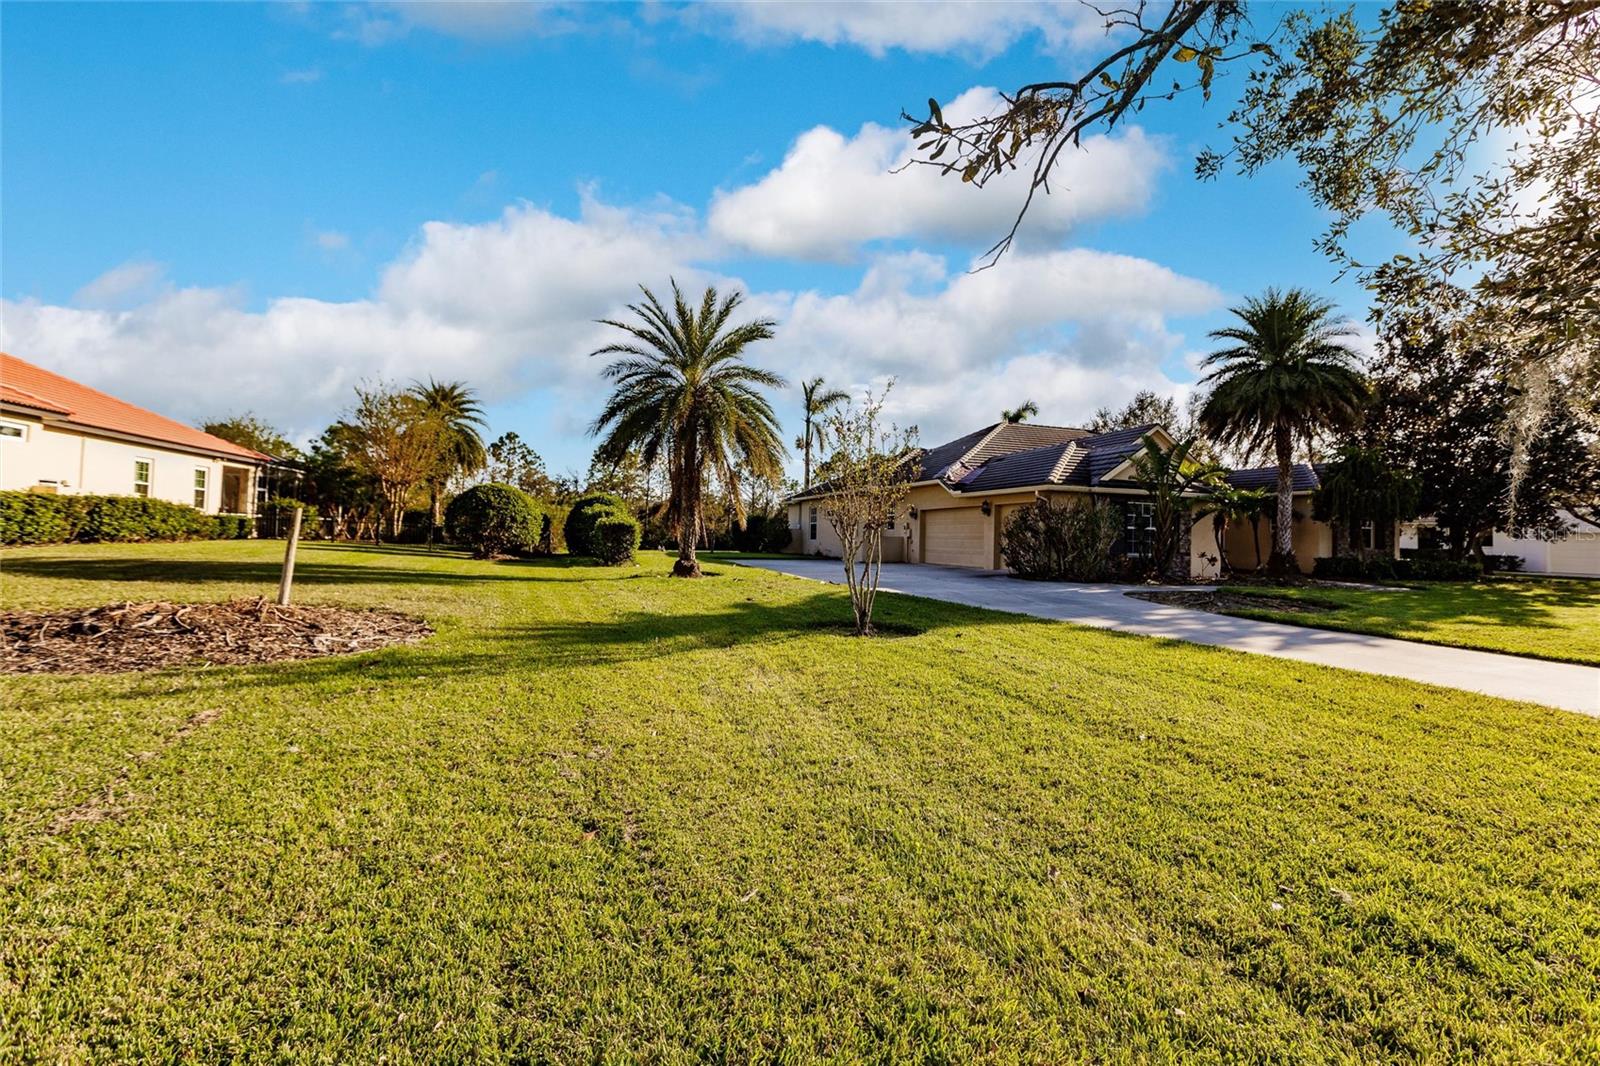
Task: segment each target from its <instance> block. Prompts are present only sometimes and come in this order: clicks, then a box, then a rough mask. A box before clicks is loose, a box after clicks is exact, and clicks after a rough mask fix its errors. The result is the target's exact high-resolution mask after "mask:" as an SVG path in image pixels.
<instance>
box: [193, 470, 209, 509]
mask: <svg viewBox="0 0 1600 1066" xmlns="http://www.w3.org/2000/svg"><path fill="white" fill-rule="evenodd" d="M209 473H210V471H208V470H207V469H206V468H205V467H203V466H197V467H195V468H194V505H195V508H196V509H197V510H201V511H204V510H205V509H206V477H207V475H208V474H209Z"/></svg>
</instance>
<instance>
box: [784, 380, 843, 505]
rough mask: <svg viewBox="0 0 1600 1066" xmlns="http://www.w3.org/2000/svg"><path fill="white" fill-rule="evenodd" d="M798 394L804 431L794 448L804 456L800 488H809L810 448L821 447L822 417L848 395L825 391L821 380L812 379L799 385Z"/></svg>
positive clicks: (837, 391) (838, 391)
mask: <svg viewBox="0 0 1600 1066" xmlns="http://www.w3.org/2000/svg"><path fill="white" fill-rule="evenodd" d="M800 393H801V396H802V398H803V399H802V403H803V406H804V410H805V419H806V425H805V431H804V432H802V433H801V434H800V436H798V437H796V438H795V441H794V446H795V447H796V448H799V449H800V450H801V452H802V453H803V454H804V456H805V480H804V481H802V482H801V483H800V485H801V488H803V489H809V488H810V487H811V446H812V445H813V444H815V445H816V446H817V447H818V448H821V447H822V438H823V432H824V431H823V423H822V416H823V415H825V414H827V413H828V411H829V409H830V408H833V407H837V406H838V405H839V404H841V403H844V402H845V401H846V400H848V399H850V396H849V394H847V393H844V392H841V391H840V390H838V389H825V388H823V387H822V379H821V378H812V379H811V380H810V381H802V382H801V383H800Z"/></svg>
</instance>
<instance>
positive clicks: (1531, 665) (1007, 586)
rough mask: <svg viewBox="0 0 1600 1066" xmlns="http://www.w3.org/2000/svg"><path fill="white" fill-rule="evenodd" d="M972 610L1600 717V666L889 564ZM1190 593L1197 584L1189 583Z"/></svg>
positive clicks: (777, 563)
mask: <svg viewBox="0 0 1600 1066" xmlns="http://www.w3.org/2000/svg"><path fill="white" fill-rule="evenodd" d="M739 564H740V565H741V566H753V567H759V568H760V569H763V570H774V571H777V572H778V573H782V574H791V575H793V576H795V577H804V578H810V579H812V580H815V581H826V582H829V583H830V584H835V585H842V584H844V567H843V564H842V563H840V562H839V560H837V559H803V558H795V559H742V560H739ZM880 587H881V588H882V589H883V590H884V591H887V592H899V593H904V594H905V595H908V596H924V597H926V598H928V599H934V600H944V601H946V602H948V603H960V604H965V605H966V606H968V607H986V608H988V609H990V610H994V611H1009V612H1011V613H1013V614H1027V615H1033V616H1035V617H1037V618H1052V619H1056V620H1058V621H1062V622H1072V623H1075V624H1077V625H1083V626H1093V627H1095V628H1097V629H1115V630H1118V631H1119V632H1123V633H1138V634H1140V635H1141V636H1147V637H1166V638H1168V639H1170V640H1186V641H1189V642H1190V643H1193V644H1210V645H1214V646H1216V647H1222V648H1232V649H1233V650H1235V651H1243V652H1251V653H1253V654H1256V655H1275V656H1277V657H1279V658H1282V659H1295V660H1298V661H1300V662H1307V663H1318V664H1321V665H1323V666H1336V667H1339V668H1341V669H1344V670H1359V671H1362V672H1363V673H1368V674H1382V675H1386V676H1389V677H1403V678H1407V679H1409V680H1411V681H1421V682H1424V683H1426V684H1429V685H1439V686H1442V687H1444V688H1457V689H1464V690H1466V691H1468V692H1481V693H1484V694H1485V695H1489V696H1501V697H1504V698H1506V699H1513V700H1526V701H1528V702H1530V703H1541V704H1544V705H1545V706H1547V707H1559V708H1561V709H1563V710H1568V711H1577V712H1579V713H1581V714H1587V715H1592V716H1595V717H1600V668H1596V667H1592V666H1578V665H1575V664H1571V663H1556V662H1545V661H1543V660H1540V659H1528V658H1523V657H1521V656H1517V655H1497V654H1495V653H1493V652H1486V651H1470V650H1468V649H1465V648H1451V647H1445V646H1444V645H1440V644H1422V643H1419V642H1417V641H1412V640H1394V639H1392V638H1389V637H1374V636H1368V635H1365V634H1361V633H1341V632H1335V631H1333V630H1328V629H1309V628H1305V627H1302V626H1288V625H1280V624H1278V623H1276V622H1257V621H1253V620H1251V619H1248V618H1233V617H1230V616H1228V615H1222V614H1212V613H1210V612H1209V611H1197V610H1193V609H1191V608H1187V607H1177V606H1173V605H1171V604H1162V603H1151V602H1150V601H1149V600H1141V599H1136V598H1135V597H1133V596H1130V595H1128V593H1129V592H1134V591H1138V592H1151V591H1155V589H1154V588H1152V587H1151V586H1147V585H1141V586H1129V585H1110V584H1104V585H1100V584H1095V585H1080V584H1056V583H1052V582H1041V581H1021V580H1018V579H1017V578H1014V577H1010V576H1009V575H1007V574H1005V573H1003V572H1000V571H993V570H959V569H954V568H951V567H941V566H913V565H910V564H905V563H888V564H885V566H884V568H883V581H882V584H881V586H880ZM1189 588H1190V589H1191V590H1192V589H1193V586H1189Z"/></svg>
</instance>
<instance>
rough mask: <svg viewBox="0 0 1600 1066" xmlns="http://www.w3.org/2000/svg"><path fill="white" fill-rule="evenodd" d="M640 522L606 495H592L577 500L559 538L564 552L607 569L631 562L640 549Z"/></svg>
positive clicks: (597, 493)
mask: <svg viewBox="0 0 1600 1066" xmlns="http://www.w3.org/2000/svg"><path fill="white" fill-rule="evenodd" d="M640 534H641V529H640V527H639V522H638V520H637V519H635V518H634V517H633V515H632V514H630V513H629V511H628V505H627V504H626V503H624V502H623V501H622V499H621V498H620V497H618V496H614V495H612V494H611V493H609V492H591V493H590V494H589V495H587V496H583V497H580V498H579V499H578V500H577V502H575V503H574V504H573V505H572V510H570V511H568V512H567V520H566V523H565V526H564V528H563V529H562V536H563V537H564V538H565V539H566V542H567V551H568V552H570V553H572V554H573V555H586V556H588V557H589V558H591V559H595V560H598V561H599V562H602V563H604V564H606V565H607V566H621V565H623V564H624V563H631V562H633V554H634V552H636V551H637V550H638V549H639V537H640Z"/></svg>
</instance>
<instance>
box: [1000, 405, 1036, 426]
mask: <svg viewBox="0 0 1600 1066" xmlns="http://www.w3.org/2000/svg"><path fill="white" fill-rule="evenodd" d="M1038 413H1039V405H1038V404H1036V403H1034V402H1033V401H1032V400H1023V401H1022V405H1021V406H1020V407H1013V408H1012V409H1011V410H1009V411H1001V412H1000V417H1001V418H1003V419H1005V420H1006V421H1007V422H1010V423H1013V424H1015V423H1017V422H1026V421H1027V420H1028V419H1030V418H1032V417H1033V416H1034V415H1036V414H1038Z"/></svg>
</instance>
